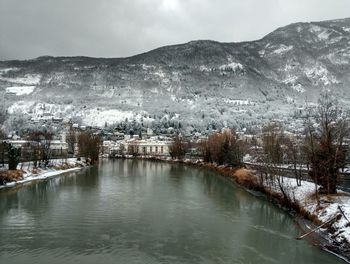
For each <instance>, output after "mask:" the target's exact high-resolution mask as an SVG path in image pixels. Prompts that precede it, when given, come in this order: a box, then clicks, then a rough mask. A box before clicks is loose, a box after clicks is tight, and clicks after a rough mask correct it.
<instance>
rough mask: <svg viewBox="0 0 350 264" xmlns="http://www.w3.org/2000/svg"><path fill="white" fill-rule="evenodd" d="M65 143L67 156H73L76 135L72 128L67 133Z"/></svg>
mask: <svg viewBox="0 0 350 264" xmlns="http://www.w3.org/2000/svg"><path fill="white" fill-rule="evenodd" d="M66 141H67V144H68V154H71V155H74V150H75V144H76V143H77V134H76V132H75V131H74V129H73V128H72V127H71V128H70V129H69V131H68V133H67V136H66Z"/></svg>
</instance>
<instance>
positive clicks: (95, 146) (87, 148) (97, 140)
mask: <svg viewBox="0 0 350 264" xmlns="http://www.w3.org/2000/svg"><path fill="white" fill-rule="evenodd" d="M101 144H102V139H101V137H100V136H99V135H95V134H92V133H89V132H83V133H81V134H79V136H78V147H79V155H80V156H83V157H85V159H86V160H90V162H91V164H95V163H96V162H97V161H98V157H99V153H100V148H101Z"/></svg>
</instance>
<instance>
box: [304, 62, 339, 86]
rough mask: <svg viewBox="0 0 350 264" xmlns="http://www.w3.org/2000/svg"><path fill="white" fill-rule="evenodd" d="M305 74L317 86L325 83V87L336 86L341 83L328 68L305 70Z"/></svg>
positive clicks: (318, 67)
mask: <svg viewBox="0 0 350 264" xmlns="http://www.w3.org/2000/svg"><path fill="white" fill-rule="evenodd" d="M305 74H306V76H307V77H308V78H309V79H312V81H313V82H314V83H315V84H319V83H323V84H324V85H330V84H336V83H339V81H338V80H337V79H336V78H335V77H334V76H333V75H332V74H330V73H329V72H328V70H327V68H325V67H324V66H322V65H317V66H315V67H310V68H306V69H305Z"/></svg>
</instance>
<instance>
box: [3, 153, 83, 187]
mask: <svg viewBox="0 0 350 264" xmlns="http://www.w3.org/2000/svg"><path fill="white" fill-rule="evenodd" d="M21 165H22V164H19V165H18V166H17V168H18V169H17V170H16V171H15V172H18V173H21V174H22V176H23V179H20V180H15V181H11V182H6V183H5V184H4V185H0V191H1V190H5V189H10V188H14V187H17V186H20V185H24V184H27V183H30V182H34V181H44V180H47V179H50V178H53V177H56V176H59V175H62V174H65V173H69V172H75V171H79V170H82V169H83V168H86V167H87V165H86V164H85V163H83V162H82V161H78V160H77V159H76V158H71V159H68V160H55V161H53V162H51V163H50V164H49V166H48V167H47V168H39V167H38V168H33V166H28V163H27V164H25V165H23V166H21ZM20 167H27V168H26V169H23V168H22V169H20Z"/></svg>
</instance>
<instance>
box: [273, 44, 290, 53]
mask: <svg viewBox="0 0 350 264" xmlns="http://www.w3.org/2000/svg"><path fill="white" fill-rule="evenodd" d="M292 49H293V46H286V45H283V44H282V45H280V46H279V47H278V48H277V49H275V50H274V51H273V52H272V53H275V54H279V55H281V54H284V53H286V52H288V51H290V50H292Z"/></svg>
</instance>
